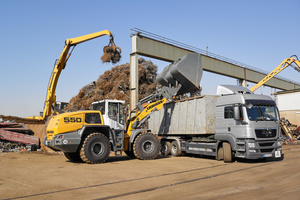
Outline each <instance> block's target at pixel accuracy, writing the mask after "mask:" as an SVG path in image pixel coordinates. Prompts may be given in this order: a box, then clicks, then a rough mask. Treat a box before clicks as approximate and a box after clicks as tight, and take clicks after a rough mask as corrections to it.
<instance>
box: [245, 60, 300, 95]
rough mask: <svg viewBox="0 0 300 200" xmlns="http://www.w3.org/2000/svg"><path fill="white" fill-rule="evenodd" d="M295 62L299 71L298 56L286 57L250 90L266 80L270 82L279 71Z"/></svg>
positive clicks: (299, 62)
mask: <svg viewBox="0 0 300 200" xmlns="http://www.w3.org/2000/svg"><path fill="white" fill-rule="evenodd" d="M293 63H295V64H296V65H297V66H298V68H295V69H296V70H297V71H299V69H300V61H299V60H298V59H297V56H294V57H293V56H291V57H290V58H286V59H285V60H284V61H282V63H280V65H278V67H276V68H275V69H274V70H273V71H272V72H270V73H269V74H268V75H267V76H266V77H265V78H263V79H262V80H261V81H260V82H259V83H257V84H256V85H255V86H253V87H252V88H251V89H250V90H251V91H252V92H254V91H255V90H257V89H258V88H259V87H260V86H262V85H264V84H265V83H266V82H268V81H269V80H270V79H271V78H273V77H274V76H276V75H277V74H278V73H279V72H281V71H282V70H284V69H285V68H286V67H288V66H290V65H292V64H293Z"/></svg>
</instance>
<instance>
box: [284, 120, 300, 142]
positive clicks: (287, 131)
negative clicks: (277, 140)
mask: <svg viewBox="0 0 300 200" xmlns="http://www.w3.org/2000/svg"><path fill="white" fill-rule="evenodd" d="M280 124H281V139H282V143H283V144H298V143H300V126H297V125H295V124H291V123H290V122H289V120H287V119H285V118H282V119H281V120H280Z"/></svg>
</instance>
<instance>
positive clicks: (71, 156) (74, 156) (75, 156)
mask: <svg viewBox="0 0 300 200" xmlns="http://www.w3.org/2000/svg"><path fill="white" fill-rule="evenodd" d="M64 154H65V156H66V158H68V159H69V160H70V161H71V162H82V160H81V158H80V155H79V152H75V153H67V152H64Z"/></svg>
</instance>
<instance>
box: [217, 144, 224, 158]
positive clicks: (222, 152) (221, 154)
mask: <svg viewBox="0 0 300 200" xmlns="http://www.w3.org/2000/svg"><path fill="white" fill-rule="evenodd" d="M223 159H224V150H223V147H222V146H220V147H219V149H218V154H217V160H218V161H220V160H223Z"/></svg>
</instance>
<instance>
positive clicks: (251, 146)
mask: <svg viewBox="0 0 300 200" xmlns="http://www.w3.org/2000/svg"><path fill="white" fill-rule="evenodd" d="M255 146H256V145H255V143H254V142H251V143H248V147H249V148H255Z"/></svg>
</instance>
